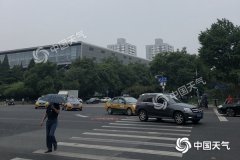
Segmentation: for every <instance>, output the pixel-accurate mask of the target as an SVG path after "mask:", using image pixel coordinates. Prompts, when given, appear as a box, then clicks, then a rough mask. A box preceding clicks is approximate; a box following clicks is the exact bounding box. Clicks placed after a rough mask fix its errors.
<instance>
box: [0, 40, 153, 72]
mask: <svg viewBox="0 0 240 160" xmlns="http://www.w3.org/2000/svg"><path fill="white" fill-rule="evenodd" d="M55 46H56V45H47V46H42V47H32V48H24V49H16V50H10V51H2V52H0V60H1V62H2V61H3V59H4V57H5V56H6V55H7V56H8V61H9V65H10V67H13V66H14V65H22V66H23V67H24V68H26V67H28V65H29V63H30V61H31V60H32V59H34V60H36V59H37V60H38V61H44V60H48V61H50V62H53V63H57V65H66V64H71V63H72V61H74V60H76V59H78V58H80V59H83V58H89V59H93V60H94V61H95V62H101V61H102V60H103V59H107V58H110V57H116V58H117V59H118V60H119V61H120V62H122V63H123V64H129V63H136V62H137V63H143V64H148V63H149V60H146V59H143V58H139V57H136V56H132V55H126V54H124V53H120V52H116V51H112V50H110V49H107V48H103V47H99V46H95V45H92V44H88V43H85V42H75V43H72V44H71V45H68V46H67V45H64V46H61V45H59V47H55ZM34 55H35V57H34Z"/></svg>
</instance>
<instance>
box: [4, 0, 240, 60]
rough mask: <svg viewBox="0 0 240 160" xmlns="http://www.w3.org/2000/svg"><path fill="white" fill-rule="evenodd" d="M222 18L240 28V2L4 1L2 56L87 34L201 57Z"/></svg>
mask: <svg viewBox="0 0 240 160" xmlns="http://www.w3.org/2000/svg"><path fill="white" fill-rule="evenodd" d="M217 18H218V19H221V18H227V19H228V20H230V21H231V22H233V23H234V24H235V25H240V1H239V0H39V1H37V0H0V51H4V50H12V49H18V48H27V47H34V46H41V45H48V44H54V43H57V42H59V41H61V40H62V39H64V38H66V37H69V36H71V35H74V34H75V33H76V32H79V31H83V32H84V34H85V35H86V36H87V38H86V39H79V40H83V41H85V42H88V43H91V44H95V45H98V46H102V47H106V46H107V44H113V43H116V39H117V38H119V37H122V38H126V39H127V42H129V43H131V44H134V45H136V46H137V54H138V56H139V57H143V58H145V57H146V53H145V45H148V44H153V43H154V39H155V38H162V39H163V41H164V42H166V43H169V44H171V45H173V46H174V49H175V50H176V49H177V48H180V49H181V48H182V47H184V46H186V47H187V51H188V52H189V53H197V52H198V48H199V47H200V45H199V42H198V34H199V33H200V31H204V30H205V29H206V28H209V27H210V25H211V24H212V23H214V22H216V21H217Z"/></svg>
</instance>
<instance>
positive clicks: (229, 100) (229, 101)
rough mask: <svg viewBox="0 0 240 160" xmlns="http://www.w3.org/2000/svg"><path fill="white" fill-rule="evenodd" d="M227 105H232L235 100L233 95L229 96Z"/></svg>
mask: <svg viewBox="0 0 240 160" xmlns="http://www.w3.org/2000/svg"><path fill="white" fill-rule="evenodd" d="M225 103H226V104H232V103H233V98H232V96H231V95H228V97H227V99H226V101H225Z"/></svg>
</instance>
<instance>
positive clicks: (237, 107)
mask: <svg viewBox="0 0 240 160" xmlns="http://www.w3.org/2000/svg"><path fill="white" fill-rule="evenodd" d="M217 110H218V112H219V113H220V114H226V115H227V116H229V117H234V116H236V115H240V99H232V101H231V102H228V101H227V100H226V101H225V102H224V104H222V105H219V106H217Z"/></svg>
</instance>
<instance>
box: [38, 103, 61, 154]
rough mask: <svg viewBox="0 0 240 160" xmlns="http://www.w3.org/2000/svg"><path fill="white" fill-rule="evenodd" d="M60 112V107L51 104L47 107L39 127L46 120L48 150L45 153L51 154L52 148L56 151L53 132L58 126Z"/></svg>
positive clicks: (56, 104)
mask: <svg viewBox="0 0 240 160" xmlns="http://www.w3.org/2000/svg"><path fill="white" fill-rule="evenodd" d="M59 112H60V105H59V104H58V103H52V104H50V105H48V107H47V109H46V113H45V115H44V117H43V119H42V121H41V126H42V125H43V123H44V120H45V119H46V118H47V122H46V142H47V148H48V150H47V151H46V152H45V153H49V152H52V147H53V149H54V150H55V151H56V150H57V141H56V138H55V130H56V128H57V124H58V114H59Z"/></svg>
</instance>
